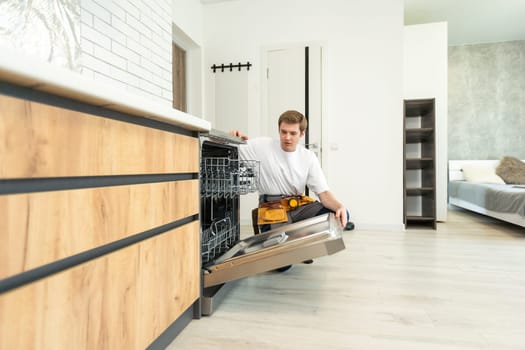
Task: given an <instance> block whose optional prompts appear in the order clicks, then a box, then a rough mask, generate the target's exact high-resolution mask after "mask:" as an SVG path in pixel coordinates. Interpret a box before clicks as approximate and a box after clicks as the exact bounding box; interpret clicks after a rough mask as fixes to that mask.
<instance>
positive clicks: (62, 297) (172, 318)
mask: <svg viewBox="0 0 525 350" xmlns="http://www.w3.org/2000/svg"><path fill="white" fill-rule="evenodd" d="M197 136H198V135H197V133H196V132H193V131H189V130H186V129H182V128H180V127H177V126H174V125H170V124H166V123H161V122H156V121H151V120H147V119H145V118H140V117H138V116H133V115H128V114H124V113H120V112H114V111H110V110H107V109H104V108H100V107H95V106H92V105H88V104H83V103H79V102H77V101H73V100H69V99H66V98H61V97H57V96H51V95H48V94H45V93H38V92H35V91H33V90H30V89H25V88H21V87H17V86H11V85H9V84H4V83H3V84H0V218H1V220H0V242H2V244H0V349H144V348H146V347H148V346H151V345H152V344H153V345H154V346H153V347H152V348H163V347H164V346H165V345H167V344H165V343H162V344H159V343H157V341H158V339H159V338H162V339H164V340H163V341H164V342H165V339H167V338H168V339H169V335H166V332H169V330H170V329H179V330H180V329H182V328H183V325H182V324H181V323H177V322H178V321H179V320H181V319H183V320H184V321H183V322H186V323H187V322H189V320H191V316H192V314H193V310H192V307H193V304H194V303H197V302H198V300H199V297H200V246H199V240H200V237H199V235H200V228H199V226H200V225H199V220H198V212H199V183H198V181H199V180H198V172H199V141H198V137H197ZM188 315H189V317H188ZM174 325H175V326H174ZM184 325H185V324H184ZM155 344H157V345H155Z"/></svg>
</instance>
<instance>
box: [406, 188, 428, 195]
mask: <svg viewBox="0 0 525 350" xmlns="http://www.w3.org/2000/svg"><path fill="white" fill-rule="evenodd" d="M432 193H434V188H433V187H417V188H407V189H406V195H407V196H424V195H429V194H432Z"/></svg>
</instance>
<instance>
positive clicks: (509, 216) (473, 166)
mask: <svg viewBox="0 0 525 350" xmlns="http://www.w3.org/2000/svg"><path fill="white" fill-rule="evenodd" d="M499 163H500V160H449V185H448V199H449V204H452V205H455V206H458V207H461V208H464V209H468V210H471V211H474V212H476V213H479V214H483V215H487V216H491V217H494V218H496V219H499V220H503V221H507V222H510V223H512V224H515V225H519V226H522V227H525V183H519V184H506V183H505V182H504V181H503V180H502V179H501V177H499V176H497V175H496V173H495V168H496V166H498V164H499Z"/></svg>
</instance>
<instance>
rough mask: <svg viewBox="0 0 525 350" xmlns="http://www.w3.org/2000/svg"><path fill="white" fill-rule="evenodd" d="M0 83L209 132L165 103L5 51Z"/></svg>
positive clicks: (203, 124) (203, 123)
mask: <svg viewBox="0 0 525 350" xmlns="http://www.w3.org/2000/svg"><path fill="white" fill-rule="evenodd" d="M2 81H5V82H9V83H13V84H16V85H20V86H24V87H28V88H31V89H35V90H39V91H44V92H47V93H52V94H55V95H58V96H62V97H68V98H71V99H74V100H77V101H82V102H86V103H89V104H92V105H95V106H99V107H104V108H107V109H111V110H116V111H119V112H125V113H128V114H131V115H135V116H140V117H144V118H148V119H154V120H158V121H162V122H165V123H169V124H173V125H177V126H181V127H183V128H185V129H188V130H194V131H209V130H210V128H211V125H210V122H208V121H206V120H204V119H201V118H198V117H195V116H193V115H191V114H188V113H184V112H181V111H179V110H176V109H173V108H172V107H171V106H169V105H168V103H166V104H165V105H164V104H162V103H160V102H158V101H154V100H151V99H148V98H146V97H144V96H140V95H136V94H133V93H130V92H126V91H119V89H118V88H115V87H114V86H111V85H109V84H106V83H103V82H98V81H94V80H92V79H89V78H87V77H84V76H82V75H81V74H79V73H76V72H74V71H71V70H68V69H66V68H62V67H57V66H54V65H52V64H50V63H47V62H42V61H38V60H36V59H34V58H31V57H29V56H27V55H24V54H22V53H18V52H15V51H12V50H10V49H6V48H2V53H1V54H0V82H2Z"/></svg>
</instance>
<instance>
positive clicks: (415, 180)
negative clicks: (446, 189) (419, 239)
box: [403, 98, 436, 229]
mask: <svg viewBox="0 0 525 350" xmlns="http://www.w3.org/2000/svg"><path fill="white" fill-rule="evenodd" d="M403 107H404V108H403V111H404V115H403V125H404V133H403V134H404V135H403V136H404V144H403V151H404V155H403V179H404V183H403V192H404V193H403V219H404V222H405V225H406V227H407V228H408V227H422V226H424V227H427V228H429V227H430V228H433V229H436V161H435V159H436V129H435V125H436V124H435V99H433V98H431V99H417V100H404V105H403ZM407 157H410V158H407Z"/></svg>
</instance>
